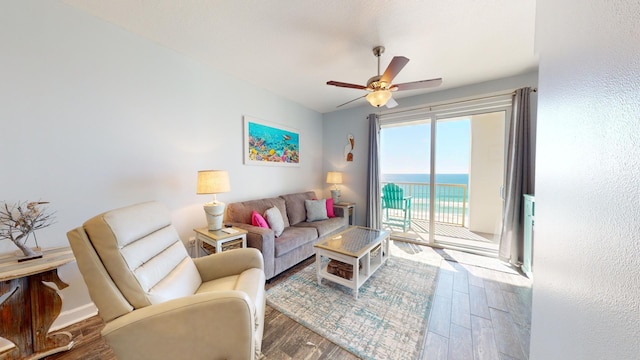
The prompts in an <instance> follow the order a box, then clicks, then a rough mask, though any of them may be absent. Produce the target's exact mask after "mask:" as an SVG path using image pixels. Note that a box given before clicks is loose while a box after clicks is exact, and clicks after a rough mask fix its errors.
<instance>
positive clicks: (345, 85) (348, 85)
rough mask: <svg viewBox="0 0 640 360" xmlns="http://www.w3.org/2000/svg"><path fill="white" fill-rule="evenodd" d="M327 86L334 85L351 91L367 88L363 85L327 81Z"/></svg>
mask: <svg viewBox="0 0 640 360" xmlns="http://www.w3.org/2000/svg"><path fill="white" fill-rule="evenodd" d="M327 85H333V86H337V87H343V88H349V89H358V90H365V89H366V88H367V87H366V86H363V85H357V84H349V83H344V82H339V81H327Z"/></svg>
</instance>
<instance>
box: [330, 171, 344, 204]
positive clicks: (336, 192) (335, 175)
mask: <svg viewBox="0 0 640 360" xmlns="http://www.w3.org/2000/svg"><path fill="white" fill-rule="evenodd" d="M327 184H333V186H334V189H333V190H331V197H332V198H333V203H334V204H337V203H338V202H340V189H338V184H342V173H341V172H338V171H329V172H327Z"/></svg>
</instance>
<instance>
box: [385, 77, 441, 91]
mask: <svg viewBox="0 0 640 360" xmlns="http://www.w3.org/2000/svg"><path fill="white" fill-rule="evenodd" d="M440 85H442V78H437V79H430V80H420V81H413V82H408V83H404V84H395V85H393V86H391V90H394V91H395V90H397V91H400V90H417V89H426V88H432V87H438V86H440Z"/></svg>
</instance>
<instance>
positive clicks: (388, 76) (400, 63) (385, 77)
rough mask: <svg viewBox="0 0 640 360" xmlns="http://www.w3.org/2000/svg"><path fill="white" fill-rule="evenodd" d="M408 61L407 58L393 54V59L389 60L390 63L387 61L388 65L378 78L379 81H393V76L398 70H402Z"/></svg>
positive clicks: (389, 82)
mask: <svg viewBox="0 0 640 360" xmlns="http://www.w3.org/2000/svg"><path fill="white" fill-rule="evenodd" d="M408 62H409V59H407V58H406V57H404V56H394V57H393V59H392V60H391V63H389V66H387V70H385V71H384V74H382V77H381V78H380V82H386V83H387V84H391V81H393V78H395V77H396V75H398V73H399V72H400V70H402V68H403V67H404V66H405V65H407V63H408Z"/></svg>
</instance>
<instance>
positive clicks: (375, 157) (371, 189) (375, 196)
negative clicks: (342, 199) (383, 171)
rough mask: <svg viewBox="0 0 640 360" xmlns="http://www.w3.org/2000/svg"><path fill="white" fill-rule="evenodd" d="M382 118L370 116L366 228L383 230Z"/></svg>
mask: <svg viewBox="0 0 640 360" xmlns="http://www.w3.org/2000/svg"><path fill="white" fill-rule="evenodd" d="M379 156H380V118H379V117H378V115H376V114H369V156H368V166H367V217H366V226H367V227H370V228H374V229H381V228H382V223H381V220H380V211H381V210H380V208H381V203H380V201H381V200H380V191H381V189H380V160H379Z"/></svg>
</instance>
